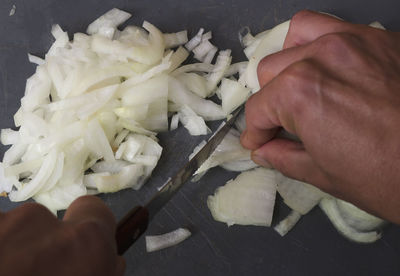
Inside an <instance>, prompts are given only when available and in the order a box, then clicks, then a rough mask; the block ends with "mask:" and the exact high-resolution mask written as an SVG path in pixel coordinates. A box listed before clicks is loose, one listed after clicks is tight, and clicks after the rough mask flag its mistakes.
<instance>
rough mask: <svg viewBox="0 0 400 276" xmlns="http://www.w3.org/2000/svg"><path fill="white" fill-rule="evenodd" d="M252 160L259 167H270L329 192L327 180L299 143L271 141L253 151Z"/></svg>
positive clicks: (282, 140) (281, 140)
mask: <svg viewBox="0 0 400 276" xmlns="http://www.w3.org/2000/svg"><path fill="white" fill-rule="evenodd" d="M252 159H253V161H254V162H255V163H257V164H259V165H261V166H266V165H267V167H268V166H272V167H273V168H275V169H277V170H278V171H280V172H281V173H283V174H284V175H286V176H288V177H290V178H294V179H297V180H300V181H302V182H306V183H310V184H313V185H315V186H317V187H318V188H321V189H323V190H327V189H328V190H329V181H328V178H327V177H326V175H325V174H324V173H323V171H322V170H321V169H320V168H319V167H318V166H317V165H316V164H315V162H314V161H313V159H312V158H311V156H310V155H309V154H308V153H307V152H306V151H305V149H304V147H303V145H302V144H301V143H299V142H295V141H290V140H286V139H273V140H271V141H269V142H268V143H266V144H264V145H263V146H262V147H260V148H259V149H257V150H256V151H254V152H253V153H252Z"/></svg>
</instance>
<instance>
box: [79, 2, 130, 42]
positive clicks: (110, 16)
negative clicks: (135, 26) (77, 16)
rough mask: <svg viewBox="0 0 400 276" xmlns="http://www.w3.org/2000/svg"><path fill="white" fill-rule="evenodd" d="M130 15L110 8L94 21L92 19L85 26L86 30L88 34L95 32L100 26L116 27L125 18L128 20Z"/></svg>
mask: <svg viewBox="0 0 400 276" xmlns="http://www.w3.org/2000/svg"><path fill="white" fill-rule="evenodd" d="M131 16H132V15H131V14H130V13H127V12H125V11H122V10H119V9H116V8H114V9H111V10H109V11H108V12H106V13H105V14H103V15H102V16H100V17H99V18H97V19H96V20H95V21H93V22H92V23H91V24H90V25H89V26H88V28H87V30H86V32H87V33H88V34H91V35H92V34H96V33H98V32H99V30H100V29H101V28H114V29H115V28H116V27H118V26H119V25H121V24H122V23H124V22H125V21H126V20H128V19H129V18H130V17H131Z"/></svg>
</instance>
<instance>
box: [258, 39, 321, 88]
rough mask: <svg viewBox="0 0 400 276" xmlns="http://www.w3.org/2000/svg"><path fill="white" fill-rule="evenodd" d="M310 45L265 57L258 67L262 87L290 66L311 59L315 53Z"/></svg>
mask: <svg viewBox="0 0 400 276" xmlns="http://www.w3.org/2000/svg"><path fill="white" fill-rule="evenodd" d="M310 48H311V47H310V45H303V46H299V47H295V48H289V49H284V50H282V51H279V52H277V53H274V54H271V55H268V56H266V57H264V58H263V59H262V60H261V61H260V62H259V63H258V66H257V77H258V82H259V84H260V87H264V86H265V85H266V84H267V83H269V82H270V81H271V80H272V79H273V78H275V77H276V76H277V75H279V73H281V72H282V71H283V70H284V69H286V68H287V67H288V66H289V65H291V64H293V63H295V62H298V61H300V60H303V59H305V58H308V57H310V56H311V55H313V54H314V51H312V49H310Z"/></svg>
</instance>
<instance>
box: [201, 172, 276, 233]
mask: <svg viewBox="0 0 400 276" xmlns="http://www.w3.org/2000/svg"><path fill="white" fill-rule="evenodd" d="M275 193H276V178H275V172H274V171H273V170H269V169H264V168H257V169H254V170H251V171H247V172H243V173H241V174H240V175H239V176H238V177H236V179H234V180H230V181H228V182H227V183H226V184H225V186H222V187H219V188H218V189H217V190H216V192H215V194H214V195H213V196H209V197H208V200H207V205H208V208H209V209H210V211H211V214H212V216H213V218H214V219H215V220H217V221H220V222H225V223H227V224H228V226H231V225H234V224H241V225H258V226H270V225H271V221H272V214H273V210H274V205H275Z"/></svg>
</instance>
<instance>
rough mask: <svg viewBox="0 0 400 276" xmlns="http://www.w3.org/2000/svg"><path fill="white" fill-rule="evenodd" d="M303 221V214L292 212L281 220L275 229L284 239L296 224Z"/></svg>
mask: <svg viewBox="0 0 400 276" xmlns="http://www.w3.org/2000/svg"><path fill="white" fill-rule="evenodd" d="M300 219H301V214H300V213H299V212H297V211H293V210H292V211H291V212H290V213H289V215H288V216H287V217H286V218H284V219H283V220H281V221H280V222H279V223H278V224H277V225H276V226H275V227H274V230H275V231H276V232H278V234H279V235H281V236H282V237H283V236H285V235H286V234H287V233H288V232H289V231H290V230H292V228H293V227H294V226H295V225H296V223H297V222H298V221H299V220H300Z"/></svg>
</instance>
